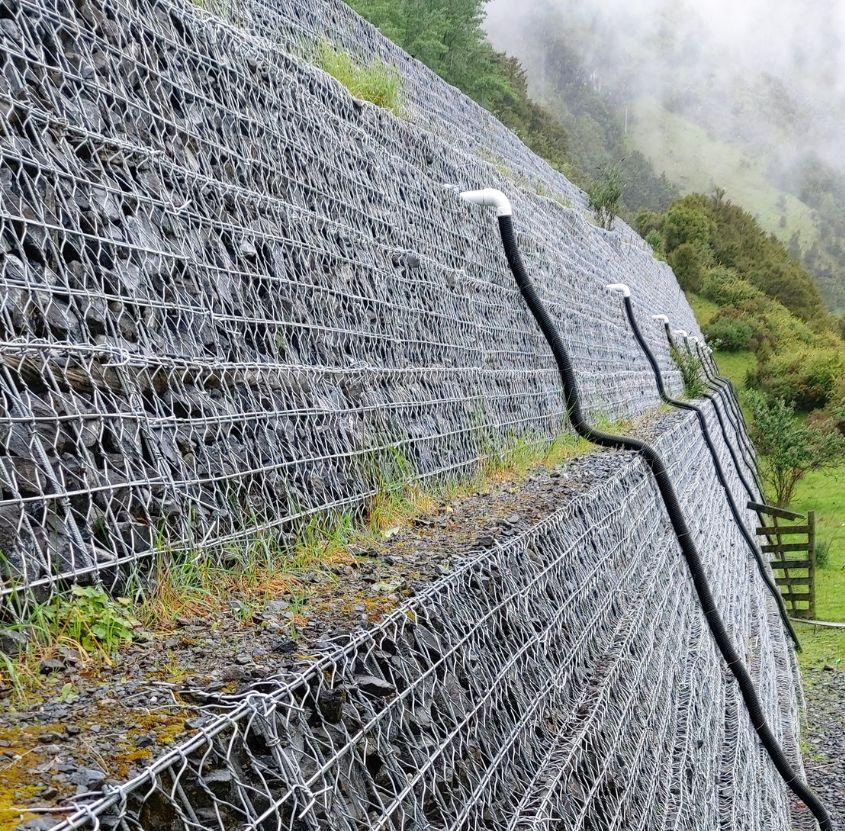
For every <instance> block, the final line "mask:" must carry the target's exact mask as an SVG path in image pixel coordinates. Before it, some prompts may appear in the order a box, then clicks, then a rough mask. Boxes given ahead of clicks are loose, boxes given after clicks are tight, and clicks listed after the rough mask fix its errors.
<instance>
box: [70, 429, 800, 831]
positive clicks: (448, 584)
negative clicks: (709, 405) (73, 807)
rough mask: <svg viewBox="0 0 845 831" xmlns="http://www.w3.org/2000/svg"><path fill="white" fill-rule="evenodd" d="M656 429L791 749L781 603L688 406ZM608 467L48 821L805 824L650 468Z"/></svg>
mask: <svg viewBox="0 0 845 831" xmlns="http://www.w3.org/2000/svg"><path fill="white" fill-rule="evenodd" d="M661 445H662V447H661V450H662V451H663V452H664V453H665V454H666V455H668V456H670V457H672V458H675V459H676V460H677V461H676V462H675V464H674V465H673V475H674V477H675V481H677V482H680V483H681V485H682V486H681V488H680V492H681V497H682V499H683V502H684V505H685V508H686V509H687V510H688V511H689V513H690V515H691V516H693V517H695V522H694V529H693V530H694V533H695V534H696V537H697V539H698V540H699V541H700V543H701V544H702V547H703V548H704V550H706V551H708V552H711V556H709V557H708V558H707V568H708V571H709V577H710V579H711V580H712V581H713V583H714V585H716V586H717V587H718V589H719V591H718V601H719V603H720V605H721V608H723V609H724V610H725V614H726V618H727V619H728V620H729V621H730V625H731V627H732V628H733V629H734V635H735V636H738V635H739V634H740V633H745V635H746V638H745V642H747V643H748V644H749V647H748V649H749V652H750V653H751V660H750V662H749V664H750V670H751V672H752V674H753V675H754V677H755V681H756V683H757V685H758V687H759V689H760V691H761V694H762V697H763V701H764V702H765V706H766V709H767V711H768V717H769V718H770V720H771V723H772V724H773V725H774V726H775V730H776V731H777V732H778V735H779V738H780V739H781V741H782V742H783V744H784V746H785V747H787V748H788V751H789V752H790V753H791V754H792V755H793V756H794V757H795V758H796V760H797V758H798V757H797V737H796V736H795V734H794V733H793V730H794V728H795V725H796V719H797V711H796V708H797V704H796V700H795V688H794V685H793V683H792V678H791V674H790V672H789V669H788V668H789V656H788V650H789V647H788V644H787V643H786V640H785V638H784V637H783V633H782V631H781V629H780V628H779V626H778V622H777V613H776V610H775V609H774V607H773V604H772V602H771V598H770V597H768V595H767V594H766V593H765V591H764V589H763V588H762V584H761V583H760V582H759V581H755V580H754V579H753V571H754V568H755V566H754V564H753V563H752V562H751V561H750V560H749V558H747V557H739V556H725V553H727V552H733V551H735V550H741V539H740V538H739V535H738V533H737V532H736V529H735V527H734V526H732V525H731V523H730V522H729V521H727V520H726V519H725V517H726V512H725V510H724V505H723V504H721V503H722V502H723V501H724V499H723V498H721V499H720V498H719V497H718V491H717V490H716V483H715V481H714V478H713V476H712V475H710V474H709V473H707V472H706V471H708V466H707V464H706V456H707V451H706V449H705V448H704V446H703V443H702V442H701V440H700V438H698V437H697V435H696V428H695V424H694V422H692V421H691V420H690V419H689V418H688V417H686V416H685V417H683V418H681V419H678V420H677V422H676V424H675V426H674V428H673V429H671V430H669V431H668V432H667V434H666V435H665V436H664V437H663V439H662V440H661ZM594 461H595V460H587V461H586V462H585V463H584V464H585V466H589V465H592V464H593V463H594ZM611 467H613V468H615V470H616V472H615V473H613V474H611V475H610V476H608V475H607V469H608V468H607V465H606V464H605V466H604V468H603V469H604V473H603V474H600V475H598V476H597V478H596V480H595V481H594V482H593V484H592V486H591V487H590V488H589V489H588V490H587V491H586V492H584V493H583V494H582V495H581V496H579V497H577V498H575V499H574V500H573V501H572V502H571V503H570V504H568V505H566V506H565V507H563V508H562V509H561V510H560V511H558V512H557V513H556V514H554V515H552V516H550V517H548V519H547V520H545V521H543V522H541V523H540V524H539V525H537V526H535V527H534V528H532V529H530V530H529V531H527V532H525V533H523V534H521V535H520V536H518V537H516V538H514V539H512V540H509V541H508V542H507V543H506V544H505V545H502V546H499V547H496V548H493V549H489V550H488V551H486V552H485V553H484V554H482V555H480V556H478V557H476V558H474V559H472V560H470V561H468V562H466V563H465V564H464V565H463V566H462V567H460V568H457V569H455V570H454V571H453V573H451V574H450V575H448V576H447V577H444V578H443V579H442V580H441V581H439V582H438V583H436V584H434V585H432V586H431V587H430V588H429V589H428V590H427V591H425V592H423V593H422V594H421V595H419V596H418V597H417V598H415V599H413V600H412V601H410V602H409V603H408V604H407V605H406V606H404V607H403V608H401V609H400V610H398V611H397V612H396V613H394V614H393V615H391V616H390V617H389V618H388V619H387V620H386V621H385V622H384V623H382V624H381V625H379V626H378V627H377V628H376V629H375V630H374V631H370V632H361V633H360V634H359V635H357V636H356V637H355V638H353V640H352V642H351V643H349V644H346V645H343V646H338V647H337V648H336V649H335V650H330V651H328V652H327V654H326V655H325V656H324V657H322V658H321V659H320V660H318V661H315V663H314V664H313V665H312V666H311V667H310V668H309V669H308V670H307V671H306V672H304V673H303V674H302V675H301V676H299V677H294V678H284V679H280V680H279V686H278V689H277V690H275V691H274V692H272V693H270V694H263V695H259V694H254V695H252V696H250V697H248V698H247V699H246V700H244V701H243V702H242V703H241V705H240V706H238V707H237V708H236V709H235V710H234V711H233V712H231V713H229V714H227V715H225V716H222V717H216V718H209V720H208V721H207V723H206V725H205V727H204V729H203V730H202V731H201V732H200V733H198V734H197V736H196V737H195V738H194V739H193V741H192V742H190V743H187V744H183V745H181V746H179V747H177V748H175V749H174V750H173V751H172V752H171V753H170V754H168V756H167V757H165V758H163V759H161V760H159V762H158V763H157V764H156V765H155V766H154V767H152V768H151V769H149V770H148V771H146V772H145V773H144V774H142V775H141V776H139V777H138V778H137V779H136V780H134V781H133V782H131V783H129V784H128V785H127V786H125V787H123V788H121V789H119V790H116V791H114V792H112V793H111V794H109V795H107V796H106V797H104V798H102V799H100V800H98V801H96V802H94V803H93V804H91V805H88V806H87V807H80V809H79V810H78V811H77V812H76V813H75V814H73V815H72V816H71V817H70V818H68V819H67V820H66V822H65V823H64V824H62V825H61V826H60V828H61V829H68V828H72V827H86V828H87V827H102V828H111V827H120V828H156V829H182V828H197V829H198V828H203V829H231V828H238V829H259V828H260V829H269V828H285V829H288V828H290V829H304V828H332V829H334V828H338V829H380V828H397V829H410V828H415V829H416V828H430V829H434V828H437V829H458V828H475V829H482V828H483V829H511V830H512V829H518V828H519V829H521V828H572V829H587V828H592V829H595V828H602V829H616V828H626V829H627V828H643V829H645V828H648V829H652V828H682V829H693V828H696V829H698V828H700V829H712V828H715V827H725V828H735V829H744V828H747V829H758V828H761V827H766V828H776V829H786V828H789V827H793V826H790V822H793V823H794V824H795V825H801V823H802V821H803V820H802V817H801V816H800V815H798V814H796V815H795V816H793V817H791V816H790V806H789V802H788V799H787V795H786V791H785V789H784V787H783V785H782V782H781V781H780V780H779V778H778V776H777V774H776V772H775V771H774V769H773V768H772V766H771V764H770V762H769V761H768V759H767V757H766V756H765V755H764V754H763V752H762V751H761V749H760V748H759V746H758V744H757V741H756V737H755V735H754V733H753V731H752V729H751V727H750V724H749V722H748V719H747V716H746V713H745V711H744V709H743V708H742V706H741V703H740V701H739V698H738V694H737V691H736V688H735V686H734V685H733V684H732V683H731V682H730V680H729V677H728V675H727V673H726V672H725V671H724V668H723V667H721V666H720V662H719V660H718V657H717V655H716V653H715V651H714V648H713V645H712V642H711V639H710V636H709V633H708V632H707V630H706V626H705V624H704V622H703V618H702V616H701V615H700V612H699V611H698V609H697V607H696V604H695V601H694V598H693V594H692V590H691V586H690V583H689V580H688V579H687V576H686V571H685V567H684V564H683V561H682V558H681V556H680V552H679V550H678V549H677V544H676V542H675V539H674V537H673V536H672V534H671V531H670V529H669V526H668V521H667V518H666V516H665V513H664V511H663V508H662V503H661V502H660V500H659V497H658V495H657V493H656V490H655V488H654V486H653V482H652V479H651V477H650V476H649V475H648V474H647V473H646V471H645V469H644V468H643V467H642V466H641V465H640V463H639V462H637V461H634V460H632V459H631V457H630V456H619V455H617V456H614V457H612V462H611ZM702 471H705V473H702ZM714 496H715V498H714ZM98 823H99V825H98Z"/></svg>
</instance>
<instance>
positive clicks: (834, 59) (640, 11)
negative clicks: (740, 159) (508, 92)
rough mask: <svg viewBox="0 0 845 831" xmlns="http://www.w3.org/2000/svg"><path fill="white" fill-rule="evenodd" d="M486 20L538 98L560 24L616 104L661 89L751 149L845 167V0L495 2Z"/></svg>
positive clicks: (670, 101)
mask: <svg viewBox="0 0 845 831" xmlns="http://www.w3.org/2000/svg"><path fill="white" fill-rule="evenodd" d="M486 27H487V30H488V34H489V36H490V39H491V41H492V43H493V45H494V46H495V47H496V48H498V49H500V50H502V51H505V52H507V53H509V54H512V55H515V56H516V57H518V58H519V59H520V60H521V61H522V63H523V65H524V66H525V68H526V69H527V70H528V72H529V78H530V80H531V83H532V89H533V90H534V91H537V92H538V93H539V96H540V97H541V98H542V97H544V96H546V97H548V95H549V90H548V89H544V79H543V77H542V75H543V72H544V66H545V65H546V62H547V60H548V59H549V58H550V57H551V58H552V59H553V55H551V56H550V55H548V54H547V52H548V51H549V50H552V51H553V50H554V48H555V46H554V42H553V41H554V38H553V37H550V35H558V34H560V35H562V36H563V38H564V39H565V41H566V43H567V44H568V45H569V46H570V48H574V49H575V50H577V52H578V53H579V56H580V59H581V61H582V62H583V66H584V69H585V71H586V72H588V73H590V79H591V83H593V84H595V85H596V86H599V87H603V88H605V89H606V90H607V91H608V93H609V95H611V96H612V97H613V99H614V100H615V101H616V103H618V104H623V105H624V104H626V103H627V101H628V100H630V101H634V100H635V99H638V98H654V99H657V100H659V101H660V102H661V103H662V104H663V105H664V106H665V107H667V109H669V110H671V111H672V112H675V113H682V114H684V115H685V116H686V117H689V118H690V119H691V120H693V121H695V122H696V123H698V124H700V125H701V126H702V127H704V128H705V129H707V130H708V131H710V132H711V133H713V134H716V135H719V136H720V137H724V138H729V139H730V140H733V141H735V142H739V143H741V144H742V145H743V146H744V148H745V150H746V152H749V151H750V152H758V151H761V152H764V153H766V154H767V156H768V155H771V156H772V157H773V158H774V157H777V158H780V159H781V160H782V161H784V162H785V163H788V162H789V161H790V160H791V159H792V158H793V157H794V155H795V154H801V153H805V152H806V151H808V150H812V151H815V152H816V153H818V154H819V155H820V156H821V157H822V158H824V159H825V160H826V161H827V162H828V163H829V164H831V165H832V166H835V167H837V168H838V169H840V170H842V169H845V161H843V157H845V138H844V137H843V128H845V0H810V1H809V2H802V0H739V1H738V0H705V2H698V3H695V2H691V0H519V2H514V0H492V2H490V4H489V7H488V18H487V23H486Z"/></svg>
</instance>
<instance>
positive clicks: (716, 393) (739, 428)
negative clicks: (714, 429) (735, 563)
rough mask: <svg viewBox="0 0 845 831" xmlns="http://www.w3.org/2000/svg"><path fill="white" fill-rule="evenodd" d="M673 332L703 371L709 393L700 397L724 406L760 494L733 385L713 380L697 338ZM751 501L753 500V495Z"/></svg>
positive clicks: (749, 446) (717, 408) (754, 456)
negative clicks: (694, 351)
mask: <svg viewBox="0 0 845 831" xmlns="http://www.w3.org/2000/svg"><path fill="white" fill-rule="evenodd" d="M675 332H676V334H678V335H680V336H681V337H683V339H684V347H685V349H686V351H687V354H688V355H689V356H690V357H692V358H697V359H698V362H699V365H700V366H701V368H702V370H703V371H704V377H705V380H706V381H707V386H708V387H709V389H710V390H711V393H705V394H704V395H703V396H702V398H706V399H707V400H708V401H709V402H710V403H711V404H712V405H713V409H714V410H717V411H718V410H719V405H720V404H721V405H722V407H724V414H725V418H726V419H727V420H728V421H729V422H730V426H731V429H732V430H733V431H734V433H735V434H736V437H737V440H738V442H739V451H740V453H741V454H742V459H743V461H744V462H745V466H746V468H748V471H749V473H751V478H752V479H753V480H754V484H755V486H756V488H757V491H758V492H759V493H760V494H761V495H762V493H763V483H762V482H761V481H760V475H759V473H758V471H757V457H756V455H755V453H754V448H753V447H751V444H750V442H749V441H748V438H747V433H746V425H745V419H744V418H743V416H742V410H740V409H739V404H738V403H736V409H734V406H733V405H734V403H735V402H738V399H736V394H735V393H734V390H733V387H732V386H728V382H725V383H723V384H720V383H717V382H715V381H714V380H713V377H712V376H711V375H710V373H709V371H708V368H707V367H708V365H707V363H706V362H705V361H704V360H702V356H701V350H700V347H699V345H698V338H695V337H692V336H691V335H690V334H689V332H685V331H683V330H682V329H676V330H675ZM669 340H670V343H671V341H672V339H671V335H669ZM690 343H693V344H695V347H696V353H693V351H692V348H691V347H690ZM726 393H727V394H726ZM717 415H718V416H719V418H721V415H720V414H719V413H718V412H717ZM752 501H755V500H754V498H753V497H752Z"/></svg>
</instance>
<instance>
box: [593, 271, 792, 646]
mask: <svg viewBox="0 0 845 831" xmlns="http://www.w3.org/2000/svg"><path fill="white" fill-rule="evenodd" d="M608 288H610V287H608ZM620 288H621V287H620ZM624 288H625V289H627V286H626V287H624ZM622 303H623V305H624V307H625V316H626V317H627V318H628V323H629V324H630V326H631V331H632V332H633V333H634V338H635V339H636V341H637V343H638V344H639V346H640V349H642V351H643V354H644V355H645V356H646V358H647V360H648V362H649V365H650V366H651V370H652V373H653V374H654V380H655V382H656V384H657V392H658V393H659V394H660V397H661V399H662V400H663V401H665V402H666V403H667V404H669V405H670V406H672V407H675V408H676V409H678V410H686V411H688V412H691V413H695V415H696V418H697V419H698V426H699V427H700V428H701V435H702V437H703V438H704V443H705V444H706V445H707V449H708V450H709V451H710V457H711V458H712V459H713V467H714V469H715V471H716V478H717V479H718V480H719V484H720V485H721V486H722V489H723V490H724V492H725V498H726V499H727V501H728V507H729V508H730V510H731V515H732V516H733V519H734V522H735V523H736V526H737V528H739V531H740V533H741V534H742V538H743V539H744V540H745V543H746V545H747V546H748V550H749V551H750V552H751V555H752V556H753V557H754V560H755V562H756V563H757V568H758V570H759V571H760V576H761V577H762V578H763V582H764V583H765V584H766V588H767V589H768V590H769V593H770V594H771V595H772V597H773V598H774V599H775V603H776V604H777V607H778V612H779V614H780V619H781V621H782V622H783V626H784V628H785V629H786V631H787V632H788V633H789V637H790V638H792V642H793V643H794V644H795V646H796V648H797V649H799V650H800V649H801V642H800V641H799V640H798V635H797V634H796V632H795V628H794V627H793V625H792V621H791V620H790V619H789V613H788V612H787V611H786V604H785V603H784V602H783V596H782V595H781V593H780V590H779V589H778V587H777V584H776V583H775V581H774V580H773V579H772V575H771V574H770V573H769V570H768V568H767V567H766V561H765V560H764V559H763V554H762V552H761V551H760V549H759V547H758V546H757V543H756V542H755V540H754V537H752V536H751V533H750V532H749V530H748V528H747V527H746V525H745V522H744V521H743V519H742V515H741V514H740V512H739V508H738V507H737V504H736V500H735V499H734V496H733V493H732V492H731V489H730V486H729V485H728V481H727V478H726V477H725V471H724V468H723V467H722V463H721V462H720V461H719V454H718V452H717V451H716V447H715V445H714V444H713V439H712V437H711V435H710V430H709V428H708V427H707V420H706V419H705V417H704V413H703V412H702V411H701V408H700V407H696V406H695V404H690V403H689V402H687V401H679V400H678V399H676V398H672V397H671V396H670V395H669V393H668V392H667V391H666V385H665V384H664V382H663V373H662V372H661V371H660V365H659V364H658V363H657V359H656V358H655V357H654V353H653V352H652V351H651V347H650V346H649V345H648V342H647V341H646V339H645V338H644V337H643V333H642V330H641V329H640V326H639V324H638V323H637V318H636V315H635V314H634V304H633V303H632V302H631V298H630V297H629V296H628V294H627V293H626V294H625V295H624V296H623V298H622Z"/></svg>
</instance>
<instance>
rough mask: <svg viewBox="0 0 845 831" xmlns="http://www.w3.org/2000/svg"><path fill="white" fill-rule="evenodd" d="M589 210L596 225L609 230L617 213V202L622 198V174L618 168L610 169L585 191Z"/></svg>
mask: <svg viewBox="0 0 845 831" xmlns="http://www.w3.org/2000/svg"><path fill="white" fill-rule="evenodd" d="M587 196H588V197H589V200H590V210H591V211H592V212H593V216H594V217H595V219H596V222H598V224H599V225H600V226H601V227H602V228H604V229H606V230H608V231H609V230H611V229H612V228H613V223H614V221H615V219H616V215H617V213H619V200H620V199H621V198H622V174H621V173H620V172H619V168H618V167H610V168H608V169H607V170H605V171H604V173H603V174H602V175H601V176H600V177H599V178H598V179H596V180H595V181H594V182H593V183H592V184H591V185H590V188H589V190H588V191H587Z"/></svg>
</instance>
